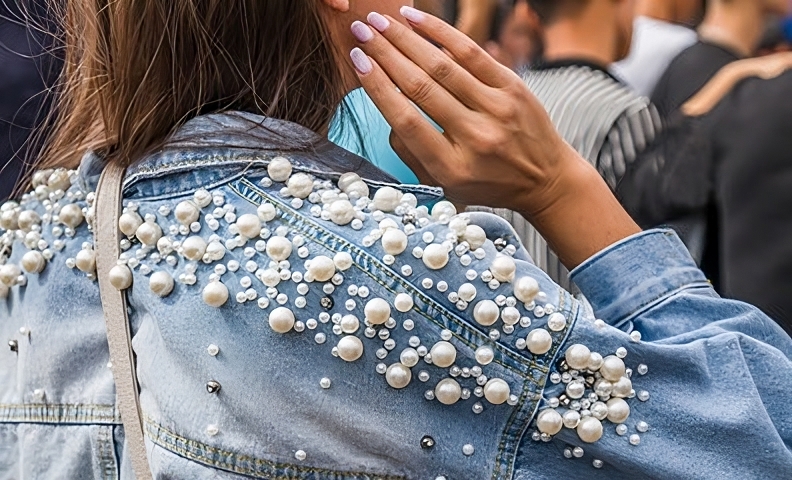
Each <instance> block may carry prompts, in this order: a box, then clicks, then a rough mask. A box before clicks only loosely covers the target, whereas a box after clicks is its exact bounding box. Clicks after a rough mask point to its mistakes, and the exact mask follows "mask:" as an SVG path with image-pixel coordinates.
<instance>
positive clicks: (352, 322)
mask: <svg viewBox="0 0 792 480" xmlns="http://www.w3.org/2000/svg"><path fill="white" fill-rule="evenodd" d="M339 325H340V326H341V331H342V332H344V333H350V334H351V333H355V332H357V331H358V329H359V328H360V320H358V318H357V317H356V316H354V315H345V316H344V317H343V318H342V319H341V323H340V324H339Z"/></svg>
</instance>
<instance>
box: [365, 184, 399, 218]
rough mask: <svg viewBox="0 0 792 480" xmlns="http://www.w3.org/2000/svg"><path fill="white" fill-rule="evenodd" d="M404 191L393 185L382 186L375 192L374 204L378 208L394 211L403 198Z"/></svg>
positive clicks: (384, 210)
mask: <svg viewBox="0 0 792 480" xmlns="http://www.w3.org/2000/svg"><path fill="white" fill-rule="evenodd" d="M403 195H404V194H403V193H402V192H400V191H399V190H396V189H395V188H393V187H382V188H380V189H379V190H377V191H376V192H375V193H374V198H373V200H372V206H373V208H374V209H376V210H382V211H383V212H386V213H388V212H392V211H394V210H396V207H398V206H399V203H400V202H401V200H402V197H403Z"/></svg>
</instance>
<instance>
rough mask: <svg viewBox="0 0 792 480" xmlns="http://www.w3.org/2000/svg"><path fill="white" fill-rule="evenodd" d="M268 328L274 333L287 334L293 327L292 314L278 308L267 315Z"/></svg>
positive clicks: (283, 308)
mask: <svg viewBox="0 0 792 480" xmlns="http://www.w3.org/2000/svg"><path fill="white" fill-rule="evenodd" d="M269 326H270V328H272V330H273V331H275V332H276V333H287V332H289V331H291V329H292V327H294V312H292V311H291V310H289V309H288V308H285V307H278V308H276V309H275V310H273V311H272V312H271V313H270V314H269Z"/></svg>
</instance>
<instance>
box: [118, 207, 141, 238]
mask: <svg viewBox="0 0 792 480" xmlns="http://www.w3.org/2000/svg"><path fill="white" fill-rule="evenodd" d="M141 225H143V218H141V217H140V215H138V214H137V213H135V212H129V213H125V214H123V215H121V217H120V218H119V219H118V229H119V230H121V233H123V234H124V235H126V236H127V237H132V236H134V235H135V232H137V229H138V228H139V227H140V226H141Z"/></svg>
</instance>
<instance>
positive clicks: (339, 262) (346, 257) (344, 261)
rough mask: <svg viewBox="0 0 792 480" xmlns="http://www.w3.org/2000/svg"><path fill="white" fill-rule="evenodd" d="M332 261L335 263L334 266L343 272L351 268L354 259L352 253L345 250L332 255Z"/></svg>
mask: <svg viewBox="0 0 792 480" xmlns="http://www.w3.org/2000/svg"><path fill="white" fill-rule="evenodd" d="M333 263H334V264H335V266H336V268H337V269H338V270H339V271H341V272H345V271H347V270H349V269H350V268H352V265H353V264H354V260H352V255H350V254H349V253H347V252H338V253H336V254H335V256H334V257H333Z"/></svg>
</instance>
